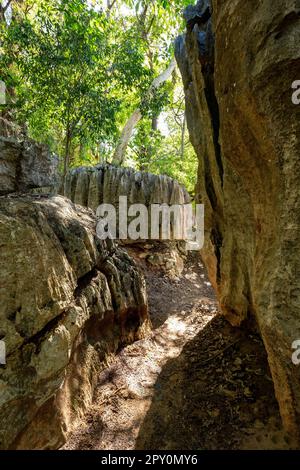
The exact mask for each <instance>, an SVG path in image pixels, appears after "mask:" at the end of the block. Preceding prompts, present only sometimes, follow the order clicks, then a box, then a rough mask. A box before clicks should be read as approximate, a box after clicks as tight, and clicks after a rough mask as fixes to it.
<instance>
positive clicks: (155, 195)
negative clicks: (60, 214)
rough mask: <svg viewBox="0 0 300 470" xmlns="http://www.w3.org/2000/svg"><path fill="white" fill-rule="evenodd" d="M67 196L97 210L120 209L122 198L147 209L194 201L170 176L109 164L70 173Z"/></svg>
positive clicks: (67, 182) (82, 168) (66, 189)
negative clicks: (101, 207)
mask: <svg viewBox="0 0 300 470" xmlns="http://www.w3.org/2000/svg"><path fill="white" fill-rule="evenodd" d="M64 194H65V196H66V197H68V198H69V199H71V200H72V201H73V202H75V203H76V204H80V205H82V206H85V207H90V208H91V209H93V210H96V209H97V207H98V206H99V205H100V204H102V203H109V204H114V205H115V206H116V207H118V203H119V196H127V197H128V204H145V205H146V206H149V205H150V204H162V203H166V204H185V203H188V202H189V201H190V197H189V194H188V192H187V191H186V189H185V188H184V187H183V186H181V185H180V184H179V183H178V182H177V181H175V180H173V179H172V178H169V177H168V176H165V175H153V174H151V173H144V172H143V173H142V172H137V171H134V170H132V169H130V168H122V167H117V166H112V165H106V164H101V165H97V166H96V167H81V168H76V169H74V170H72V171H70V173H69V174H68V176H67V179H66V184H65V193H64Z"/></svg>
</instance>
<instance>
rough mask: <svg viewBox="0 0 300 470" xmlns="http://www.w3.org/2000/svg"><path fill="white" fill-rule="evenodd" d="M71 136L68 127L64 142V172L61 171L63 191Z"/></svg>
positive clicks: (68, 164) (67, 169) (68, 163)
mask: <svg viewBox="0 0 300 470" xmlns="http://www.w3.org/2000/svg"><path fill="white" fill-rule="evenodd" d="M71 141H72V136H71V132H70V129H69V128H68V129H67V132H66V144H65V155H64V172H63V192H65V182H66V176H67V173H68V171H69V166H70V148H71Z"/></svg>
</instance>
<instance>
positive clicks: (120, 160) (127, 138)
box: [112, 59, 176, 165]
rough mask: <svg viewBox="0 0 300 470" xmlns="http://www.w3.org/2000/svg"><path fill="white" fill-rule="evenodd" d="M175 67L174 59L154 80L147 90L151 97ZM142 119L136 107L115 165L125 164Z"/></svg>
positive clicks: (119, 144) (119, 146)
mask: <svg viewBox="0 0 300 470" xmlns="http://www.w3.org/2000/svg"><path fill="white" fill-rule="evenodd" d="M175 67H176V61H175V59H172V61H171V63H170V65H169V66H168V68H167V69H166V70H165V71H164V72H163V73H162V74H160V75H159V76H158V77H156V78H155V79H154V80H153V82H152V84H151V86H150V88H149V90H148V92H147V95H148V96H149V97H151V95H152V94H153V93H154V91H155V90H157V89H158V88H159V87H160V86H161V85H162V84H163V83H165V82H166V81H167V80H168V79H169V78H170V77H171V75H172V73H173V71H174V69H175ZM141 119H142V113H141V110H140V109H136V110H135V111H134V112H133V113H132V115H131V116H130V118H129V119H128V121H127V122H126V124H125V126H124V128H123V131H122V133H121V137H120V140H119V142H118V145H117V148H116V150H115V153H114V156H113V160H112V163H113V165H122V164H123V162H124V159H125V154H126V149H127V146H128V144H129V141H130V139H131V136H132V133H133V130H134V128H135V127H136V125H137V124H138V122H139V121H140V120H141Z"/></svg>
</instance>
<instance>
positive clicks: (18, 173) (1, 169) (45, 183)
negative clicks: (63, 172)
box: [0, 136, 58, 195]
mask: <svg viewBox="0 0 300 470" xmlns="http://www.w3.org/2000/svg"><path fill="white" fill-rule="evenodd" d="M57 185H58V158H57V157H55V156H54V155H53V154H51V152H50V151H49V150H48V148H47V147H46V146H45V145H41V144H37V143H36V142H34V141H32V140H28V139H27V140H19V139H16V138H14V137H3V136H0V195H1V194H2V195H3V194H8V193H12V192H16V191H19V192H25V191H28V190H30V189H35V188H49V189H50V190H51V189H52V188H55V187H56V186H57Z"/></svg>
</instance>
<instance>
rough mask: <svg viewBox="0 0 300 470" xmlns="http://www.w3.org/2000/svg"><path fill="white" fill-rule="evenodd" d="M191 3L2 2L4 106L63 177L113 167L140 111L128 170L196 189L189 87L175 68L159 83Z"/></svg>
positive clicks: (126, 159) (126, 153) (125, 160)
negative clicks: (58, 163)
mask: <svg viewBox="0 0 300 470" xmlns="http://www.w3.org/2000/svg"><path fill="white" fill-rule="evenodd" d="M189 3H190V1H189V0H171V1H165V0H156V1H148V0H105V1H104V0H98V1H97V0H38V1H36V0H35V1H33V0H11V1H9V0H6V2H5V1H4V2H2V9H4V8H5V12H6V17H5V15H4V12H2V13H3V14H2V15H1V42H0V47H1V51H0V52H1V68H0V78H1V80H3V81H4V82H5V83H6V86H7V90H8V102H7V105H6V106H7V107H8V108H9V110H10V113H11V114H12V115H13V118H14V120H16V122H18V123H19V124H20V126H22V128H23V129H26V132H27V133H28V134H29V135H30V136H31V137H33V138H35V139H36V140H38V141H41V142H44V143H47V144H48V145H49V146H50V147H51V149H52V150H53V151H54V152H56V153H57V154H58V155H59V156H61V159H62V170H63V173H64V174H65V173H66V172H67V171H68V169H69V167H70V166H77V165H81V164H91V165H92V164H95V163H97V162H101V161H108V162H111V161H112V160H113V157H114V154H115V152H116V149H117V148H118V142H120V138H121V137H122V131H123V133H124V126H126V123H128V120H129V119H130V117H131V116H132V115H133V114H134V113H135V112H137V111H138V113H139V118H138V119H137V121H136V122H134V125H133V126H132V129H131V130H130V134H129V135H128V139H127V140H128V142H126V145H125V146H123V155H122V159H121V160H122V161H120V163H121V164H124V165H128V164H129V165H132V166H135V167H136V168H139V169H142V170H149V171H152V172H156V173H167V174H169V175H170V176H174V177H177V178H178V179H179V180H181V181H182V182H183V183H185V184H186V185H187V186H188V187H189V189H192V187H193V184H194V180H195V168H196V161H195V156H194V153H193V150H192V148H191V145H190V143H189V141H188V138H187V134H186V123H185V112H184V99H183V92H182V84H181V81H180V79H179V76H178V72H177V71H176V70H175V69H174V67H173V69H174V70H173V69H172V70H169V72H170V73H169V74H168V76H166V77H165V79H164V80H161V81H159V78H160V77H163V74H164V71H166V70H168V67H169V66H170V63H172V61H173V60H174V57H173V56H174V50H173V45H174V39H175V37H176V36H177V35H178V34H179V33H180V32H181V30H182V29H183V22H181V20H180V18H181V15H180V10H182V9H183V8H184V7H185V6H186V5H187V4H189ZM8 6H9V8H10V9H11V12H10V15H9V18H7V11H8ZM155 83H156V86H154V85H153V84H155ZM149 90H150V92H149ZM2 112H3V110H2Z"/></svg>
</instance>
